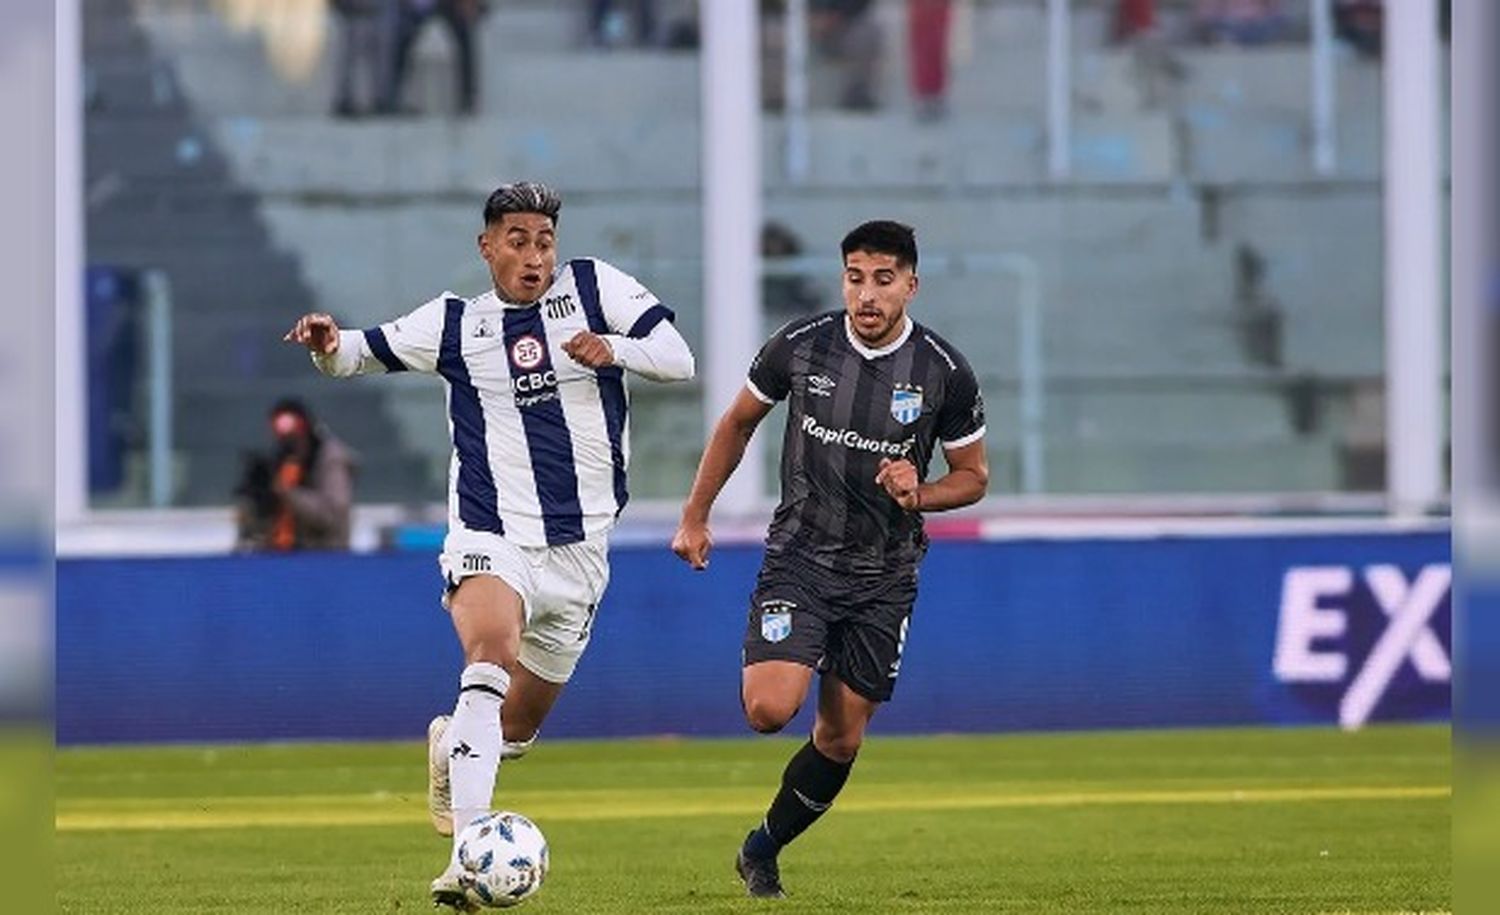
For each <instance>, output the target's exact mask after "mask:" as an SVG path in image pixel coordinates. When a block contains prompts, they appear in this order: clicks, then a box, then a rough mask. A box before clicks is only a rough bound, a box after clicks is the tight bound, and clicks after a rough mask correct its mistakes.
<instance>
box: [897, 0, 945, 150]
mask: <svg viewBox="0 0 1500 915" xmlns="http://www.w3.org/2000/svg"><path fill="white" fill-rule="evenodd" d="M906 23H907V37H908V39H909V40H910V43H911V91H912V99H913V101H914V102H915V104H916V108H917V117H918V118H919V119H921V120H924V121H932V120H937V119H939V118H941V117H943V116H944V115H945V114H947V109H948V29H949V27H950V26H951V25H952V24H953V0H906Z"/></svg>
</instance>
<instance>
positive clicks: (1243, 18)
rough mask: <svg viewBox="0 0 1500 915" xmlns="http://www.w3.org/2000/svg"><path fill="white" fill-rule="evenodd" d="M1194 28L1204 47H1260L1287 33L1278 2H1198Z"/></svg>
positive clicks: (1245, 0) (1243, 0)
mask: <svg viewBox="0 0 1500 915" xmlns="http://www.w3.org/2000/svg"><path fill="white" fill-rule="evenodd" d="M1193 28H1194V31H1195V32H1196V33H1197V35H1198V40H1199V41H1201V42H1203V43H1204V44H1218V43H1221V42H1228V43H1232V44H1238V45H1261V44H1270V43H1271V42H1274V41H1278V40H1280V39H1281V37H1282V36H1283V35H1284V34H1285V33H1286V29H1287V18H1286V15H1285V13H1283V12H1282V9H1281V2H1280V0H1198V5H1197V6H1196V7H1195V8H1194V13H1193Z"/></svg>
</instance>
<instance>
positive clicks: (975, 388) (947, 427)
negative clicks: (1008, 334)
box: [937, 357, 984, 448]
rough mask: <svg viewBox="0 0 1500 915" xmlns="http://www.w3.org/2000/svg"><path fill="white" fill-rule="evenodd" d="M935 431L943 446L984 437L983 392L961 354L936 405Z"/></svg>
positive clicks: (969, 441)
mask: <svg viewBox="0 0 1500 915" xmlns="http://www.w3.org/2000/svg"><path fill="white" fill-rule="evenodd" d="M937 433H938V440H939V441H941V442H942V443H943V447H945V448H962V447H963V446H965V445H970V444H973V443H974V442H977V441H979V440H980V439H982V438H984V395H983V394H981V393H980V391H979V381H978V379H976V378H975V377H974V369H973V368H971V367H970V366H969V363H968V362H967V361H965V360H964V359H963V358H962V357H960V358H959V359H958V360H957V361H956V365H955V366H954V368H953V372H952V374H950V375H949V376H948V386H947V391H946V392H945V394H944V397H943V403H942V406H941V407H939V408H938V420H937Z"/></svg>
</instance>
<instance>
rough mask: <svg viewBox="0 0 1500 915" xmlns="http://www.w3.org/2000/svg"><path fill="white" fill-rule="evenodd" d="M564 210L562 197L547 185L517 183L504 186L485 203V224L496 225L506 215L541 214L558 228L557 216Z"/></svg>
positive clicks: (496, 190)
mask: <svg viewBox="0 0 1500 915" xmlns="http://www.w3.org/2000/svg"><path fill="white" fill-rule="evenodd" d="M561 210H562V195H561V194H559V193H558V192H557V191H554V190H553V189H552V188H550V187H548V186H547V185H545V184H541V183H539V182H536V181H517V182H515V183H513V184H502V185H500V186H499V187H497V188H495V192H494V193H493V194H491V195H490V198H489V199H488V200H486V201H485V202H484V224H485V225H486V226H490V225H494V224H495V223H497V222H499V221H500V220H501V219H502V218H503V217H504V216H505V214H506V213H540V214H542V215H543V216H545V217H547V218H548V219H550V220H552V225H553V227H554V228H555V227H556V226H557V214H558V213H559V212H560V211H561Z"/></svg>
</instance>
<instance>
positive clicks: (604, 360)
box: [562, 330, 615, 369]
mask: <svg viewBox="0 0 1500 915" xmlns="http://www.w3.org/2000/svg"><path fill="white" fill-rule="evenodd" d="M562 348H563V352H565V353H567V354H568V357H569V358H571V359H572V360H573V361H574V362H576V363H578V364H579V365H582V366H587V367H588V368H591V369H597V368H603V367H604V366H606V365H614V364H615V351H614V350H612V349H610V347H609V341H607V340H605V339H604V338H603V337H601V336H599V335H598V334H594V333H590V332H588V331H586V330H581V331H579V332H578V333H576V334H574V335H573V338H572V339H571V340H569V341H568V342H566V343H564V344H563V345H562Z"/></svg>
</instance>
